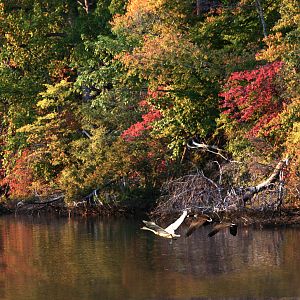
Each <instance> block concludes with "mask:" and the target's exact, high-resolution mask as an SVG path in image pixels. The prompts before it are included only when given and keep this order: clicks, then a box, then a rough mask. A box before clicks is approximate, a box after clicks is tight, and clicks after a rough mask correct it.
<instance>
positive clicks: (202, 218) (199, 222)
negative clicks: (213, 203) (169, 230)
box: [185, 214, 212, 237]
mask: <svg viewBox="0 0 300 300" xmlns="http://www.w3.org/2000/svg"><path fill="white" fill-rule="evenodd" d="M195 216H196V219H195V220H193V221H192V222H191V224H190V226H189V228H188V230H187V232H186V234H185V236H186V237H188V236H190V235H191V234H192V233H193V232H194V231H195V230H196V229H198V228H199V227H201V226H206V225H208V224H210V223H211V222H212V219H211V218H210V217H209V216H207V215H204V214H201V215H195Z"/></svg>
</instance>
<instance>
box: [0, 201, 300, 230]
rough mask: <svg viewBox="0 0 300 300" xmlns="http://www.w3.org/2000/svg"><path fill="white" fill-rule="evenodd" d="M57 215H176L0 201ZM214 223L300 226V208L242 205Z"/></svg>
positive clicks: (2, 208)
mask: <svg viewBox="0 0 300 300" xmlns="http://www.w3.org/2000/svg"><path fill="white" fill-rule="evenodd" d="M5 214H15V215H24V214H27V215H39V216H40V215H47V214H52V215H57V216H61V217H72V216H81V217H92V216H114V217H118V216H119V217H121V216H129V215H130V216H139V217H140V216H141V215H144V216H145V215H148V218H149V219H154V220H158V219H159V220H160V221H166V220H167V219H170V220H172V219H174V218H176V216H177V215H175V214H174V215H166V216H156V217H154V216H153V215H151V213H149V212H146V211H141V210H139V209H137V208H133V207H125V206H120V205H92V206H86V205H82V206H79V205H78V206H72V205H67V204H65V203H64V202H63V201H61V202H59V203H57V202H56V203H21V204H20V202H19V203H9V204H6V203H0V215H5ZM210 216H211V217H212V219H213V220H214V221H215V222H220V221H222V220H230V221H232V222H234V223H236V224H238V225H239V226H250V225H254V226H258V227H269V226H300V208H298V207H282V208H281V209H280V210H277V211H258V210H254V209H251V208H242V209H240V210H236V211H231V212H219V213H218V214H212V215H210Z"/></svg>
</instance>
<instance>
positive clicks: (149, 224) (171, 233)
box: [141, 210, 187, 239]
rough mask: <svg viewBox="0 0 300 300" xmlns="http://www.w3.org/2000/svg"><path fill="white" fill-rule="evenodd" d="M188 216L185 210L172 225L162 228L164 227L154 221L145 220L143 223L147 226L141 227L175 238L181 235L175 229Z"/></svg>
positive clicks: (164, 236)
mask: <svg viewBox="0 0 300 300" xmlns="http://www.w3.org/2000/svg"><path fill="white" fill-rule="evenodd" d="M186 216H187V211H186V210H185V211H184V212H183V213H182V215H181V216H180V217H179V218H178V219H177V220H176V221H175V222H174V223H172V224H171V225H169V226H168V227H166V228H162V227H160V226H158V225H156V224H155V223H154V222H150V221H143V223H144V224H145V225H146V226H144V227H142V228H141V229H143V230H149V231H152V232H153V233H155V234H156V235H159V236H161V237H163V238H167V239H175V238H178V237H180V235H179V234H176V233H175V230H176V229H177V228H178V227H179V226H180V225H181V224H182V222H183V221H184V219H185V217H186Z"/></svg>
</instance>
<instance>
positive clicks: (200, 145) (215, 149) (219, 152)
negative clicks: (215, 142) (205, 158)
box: [187, 140, 238, 163]
mask: <svg viewBox="0 0 300 300" xmlns="http://www.w3.org/2000/svg"><path fill="white" fill-rule="evenodd" d="M187 147H188V148H190V149H202V150H205V151H207V152H210V153H213V154H215V155H219V156H220V157H222V158H223V159H224V160H226V161H228V162H235V163H238V161H232V160H230V159H229V158H228V157H226V156H225V155H223V154H222V152H224V150H222V149H220V148H218V147H217V146H211V145H207V144H204V143H197V142H195V141H194V140H192V142H191V143H187Z"/></svg>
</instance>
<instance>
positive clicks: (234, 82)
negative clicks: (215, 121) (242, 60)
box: [220, 61, 283, 136]
mask: <svg viewBox="0 0 300 300" xmlns="http://www.w3.org/2000/svg"><path fill="white" fill-rule="evenodd" d="M282 66H283V62H281V61H278V62H273V63H270V64H267V65H265V66H262V67H259V68H258V69H255V70H252V71H244V72H234V73H232V74H231V76H230V77H229V79H228V81H227V83H226V85H225V90H226V91H225V92H223V93H221V94H220V96H221V97H223V98H224V100H223V101H222V103H221V107H222V108H225V111H223V113H224V114H228V115H229V116H230V117H231V118H232V119H235V120H237V121H238V122H239V123H246V122H248V123H250V124H251V125H252V128H251V129H250V131H249V132H248V135H249V136H257V135H258V133H259V131H260V130H261V129H263V128H265V127H267V126H268V125H270V122H271V121H272V120H274V119H275V118H276V117H277V116H278V114H279V112H280V111H281V109H282V106H283V103H282V101H280V100H279V99H278V95H277V94H278V93H277V90H276V83H275V78H276V75H277V74H278V72H279V71H280V69H281V67H282ZM264 134H265V135H267V134H268V132H267V131H266V132H265V133H264Z"/></svg>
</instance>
